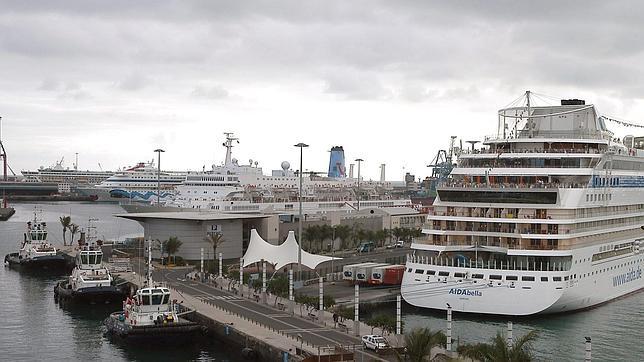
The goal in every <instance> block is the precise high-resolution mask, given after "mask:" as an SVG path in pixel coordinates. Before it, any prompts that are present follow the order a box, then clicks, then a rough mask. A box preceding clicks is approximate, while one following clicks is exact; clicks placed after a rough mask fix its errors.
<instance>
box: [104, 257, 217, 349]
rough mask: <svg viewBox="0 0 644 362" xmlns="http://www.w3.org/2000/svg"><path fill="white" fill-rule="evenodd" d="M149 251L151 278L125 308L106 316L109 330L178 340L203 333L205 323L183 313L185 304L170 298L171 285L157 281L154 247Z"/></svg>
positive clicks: (125, 335)
mask: <svg viewBox="0 0 644 362" xmlns="http://www.w3.org/2000/svg"><path fill="white" fill-rule="evenodd" d="M148 252H149V253H150V254H149V257H148V278H147V282H146V283H145V286H144V288H141V289H139V290H137V291H136V294H135V295H134V297H133V298H130V297H128V298H127V300H126V301H124V302H123V310H122V311H120V312H115V313H112V314H111V315H110V316H109V317H107V318H106V319H105V322H104V323H105V326H106V327H107V332H108V334H110V335H112V336H116V337H120V338H123V339H127V340H132V339H153V340H162V339H164V338H170V339H171V340H172V341H176V340H179V339H181V337H192V336H194V335H195V334H197V333H203V332H204V328H205V327H202V326H201V325H199V324H197V323H193V322H190V321H188V320H186V319H183V318H181V317H180V315H181V314H183V313H181V312H180V309H181V308H183V307H182V306H181V305H180V304H178V303H177V302H176V300H170V289H168V288H167V287H165V286H161V285H157V284H154V282H153V281H152V260H151V259H152V257H151V250H150V249H148ZM189 312H191V311H188V313H189Z"/></svg>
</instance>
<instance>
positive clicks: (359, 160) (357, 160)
mask: <svg viewBox="0 0 644 362" xmlns="http://www.w3.org/2000/svg"><path fill="white" fill-rule="evenodd" d="M362 161H364V160H363V159H362V158H356V162H358V211H360V162H362Z"/></svg>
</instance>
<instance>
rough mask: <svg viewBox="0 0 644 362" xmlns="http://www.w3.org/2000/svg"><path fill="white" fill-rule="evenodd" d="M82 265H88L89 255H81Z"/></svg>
mask: <svg viewBox="0 0 644 362" xmlns="http://www.w3.org/2000/svg"><path fill="white" fill-rule="evenodd" d="M81 264H87V254H81Z"/></svg>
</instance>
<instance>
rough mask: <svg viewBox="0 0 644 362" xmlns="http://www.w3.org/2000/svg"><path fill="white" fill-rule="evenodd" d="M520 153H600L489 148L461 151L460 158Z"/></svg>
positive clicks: (592, 153)
mask: <svg viewBox="0 0 644 362" xmlns="http://www.w3.org/2000/svg"><path fill="white" fill-rule="evenodd" d="M520 153H565V154H567V153H571V154H591V155H597V154H600V153H601V152H600V151H599V150H598V149H596V148H592V149H577V148H540V149H538V148H532V149H515V150H498V149H497V150H495V149H490V148H483V149H478V150H462V151H461V156H467V155H499V154H500V155H505V154H520Z"/></svg>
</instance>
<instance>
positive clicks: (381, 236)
mask: <svg viewBox="0 0 644 362" xmlns="http://www.w3.org/2000/svg"><path fill="white" fill-rule="evenodd" d="M373 236H374V239H376V241H377V242H378V246H380V247H383V246H385V240H387V229H383V230H378V231H376V232H375V233H374V235H373Z"/></svg>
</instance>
